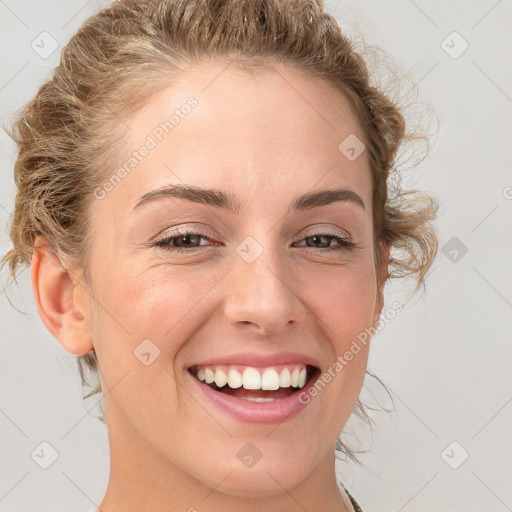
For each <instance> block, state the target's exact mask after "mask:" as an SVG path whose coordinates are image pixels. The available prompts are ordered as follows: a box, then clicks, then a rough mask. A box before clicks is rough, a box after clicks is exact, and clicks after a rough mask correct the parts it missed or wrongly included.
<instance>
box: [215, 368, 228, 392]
mask: <svg viewBox="0 0 512 512" xmlns="http://www.w3.org/2000/svg"><path fill="white" fill-rule="evenodd" d="M227 382H228V376H227V375H226V374H225V373H224V372H223V371H222V370H217V371H216V372H215V384H216V385H217V386H219V388H221V387H222V386H225V385H226V383H227Z"/></svg>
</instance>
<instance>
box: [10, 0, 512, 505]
mask: <svg viewBox="0 0 512 512" xmlns="http://www.w3.org/2000/svg"><path fill="white" fill-rule="evenodd" d="M108 3H109V2H107V1H101V2H100V1H89V2H84V1H75V0H73V1H70V0H66V1H64V0H60V1H58V0H46V1H45V2H36V1H27V0H18V1H16V2H15V1H14V0H0V38H1V62H0V69H1V73H0V110H1V112H0V115H1V117H2V119H5V118H6V117H7V116H11V115H13V113H14V112H15V110H16V109H18V108H19V107H20V106H21V105H23V104H24V103H25V102H26V101H28V100H29V99H30V98H32V97H33V95H34V94H35V93H36V91H37V89H38V88H39V86H40V84H41V82H42V81H43V80H44V79H45V78H47V77H48V76H49V74H50V73H51V70H52V68H53V67H54V66H55V65H56V64H57V63H58V58H59V53H60V50H61V48H62V46H63V45H64V44H65V43H66V42H67V41H68V39H69V38H70V37H71V35H72V34H73V33H74V32H75V31H76V29H77V28H78V27H79V25H80V24H81V23H82V22H83V21H84V20H85V19H86V18H87V17H88V16H90V15H91V14H93V13H94V12H96V11H97V10H98V9H99V8H100V7H102V6H105V5H107V4H108ZM326 6H327V8H328V10H329V11H331V12H332V13H334V14H335V15H336V17H337V18H338V20H339V21H340V23H341V24H342V26H347V27H354V24H357V25H359V26H360V27H361V29H362V31H363V32H364V34H366V39H367V41H368V42H371V43H376V44H378V45H381V46H383V47H384V48H385V49H386V50H387V51H389V52H390V53H391V54H392V55H393V56H394V58H395V59H396V61H397V62H398V64H399V65H400V67H401V68H402V69H403V70H404V71H407V72H408V73H409V75H410V77H411V78H412V80H413V81H414V83H416V84H417V85H418V87H417V93H418V97H419V99H420V100H421V101H423V102H425V103H427V104H429V105H431V107H432V109H433V111H434V113H435V116H437V119H438V123H439V128H438V131H437V140H436V142H435V146H434V148H433V150H432V151H431V153H430V155H429V157H428V158H427V159H426V160H425V161H424V162H423V163H422V164H421V165H420V166H419V167H418V171H417V172H415V173H413V174H411V175H410V177H408V178H407V179H408V180H410V181H408V182H407V183H410V184H411V185H412V186H417V187H419V188H422V189H424V190H427V191H430V192H432V193H433V194H434V195H435V196H436V197H437V198H438V199H439V201H440V203H441V209H440V212H439V219H438V220H437V221H436V223H435V228H436V230H437V232H438V234H439V237H440V252H439V256H438V257H437V259H436V262H435V264H434V266H433V268H432V270H431V272H430V273H429V276H428V279H427V291H426V294H423V295H420V296H417V297H416V298H415V299H414V300H412V301H411V302H409V303H408V304H407V305H406V307H405V308H404V310H403V311H402V312H400V313H399V314H398V315H397V316H396V319H398V320H397V321H395V320H396V319H395V320H393V321H392V322H390V323H389V324H387V325H386V327H385V328H384V329H383V330H382V331H381V332H379V334H378V335H377V336H376V337H375V338H374V341H373V344H372V352H371V356H370V362H369V367H370V368H371V370H372V371H374V372H375V373H376V374H377V375H378V376H379V377H380V378H381V379H382V380H383V381H384V382H385V384H386V385H387V386H388V388H389V389H390V390H391V394H392V396H393V399H394V401H395V404H396V413H384V412H375V413H373V414H372V417H373V418H374V420H375V422H376V427H375V428H374V435H373V439H372V437H371V435H370V433H369V430H368V429H367V428H366V429H364V428H360V427H359V426H358V424H357V423H355V422H352V421H350V422H349V424H348V425H347V432H346V440H347V441H348V442H352V443H353V442H354V441H355V440H356V439H355V437H354V436H355V434H356V432H357V437H358V438H359V440H360V441H359V442H360V446H361V447H362V448H365V449H368V450H369V451H368V452H367V453H366V454H365V455H364V456H363V457H362V461H363V462H364V467H359V466H357V465H355V464H352V463H350V464H343V465H340V466H339V473H340V477H341V478H343V481H344V483H345V485H346V487H347V488H348V489H349V490H350V491H351V492H352V494H353V495H354V496H355V497H356V498H357V499H358V501H359V502H360V504H361V505H362V508H363V510H364V511H365V512H380V511H386V512H390V511H396V512H399V511H402V510H404V511H415V512H420V511H434V510H436V511H438V510H446V511H448V510H449V511H465V512H472V511H475V512H476V511H480V510H482V509H484V510H487V511H497V512H501V511H505V510H512V487H511V486H510V481H511V477H512V443H510V433H509V432H510V426H511V423H512V405H511V403H510V402H511V401H512V387H511V380H512V377H511V374H512V372H511V371H510V362H511V360H512V359H511V352H512V348H511V347H512V344H511V343H510V340H511V337H510V334H511V322H510V313H511V308H512V291H511V286H510V285H511V277H512V276H511V273H512V272H511V265H510V255H511V237H510V233H511V228H512V215H511V210H512V200H511V199H512V175H511V173H510V163H511V160H512V159H511V149H510V148H511V146H512V145H511V144H510V135H511V130H510V124H511V123H510V121H511V114H512V77H511V66H510V58H511V55H510V54H511V48H512V40H511V39H512V31H511V30H510V26H511V25H510V22H511V19H512V2H511V1H510V0H501V1H500V0H498V1H496V0H485V1H484V0H482V1H471V2H470V1H451V2H441V1H440V0H438V1H431V2H427V1H425V0H423V1H422V0H416V1H412V0H400V1H398V0H397V1H388V2H376V1H374V2H370V1H368V0H365V1H356V0H352V1H341V0H340V1H338V2H336V1H334V0H333V1H328V2H326ZM43 31H47V32H49V33H50V34H51V35H52V37H53V38H55V40H57V41H58V43H59V47H58V49H57V50H56V51H55V52H54V53H53V54H52V55H51V56H49V57H48V58H42V56H40V55H39V54H37V53H36V52H35V51H34V50H33V49H32V48H31V43H32V41H33V40H34V39H36V38H37V37H38V36H39V34H40V33H41V32H43ZM454 31H456V32H458V33H459V34H460V36H461V37H462V38H463V39H461V37H459V36H457V35H455V36H453V35H451V34H452V33H453V32H454ZM448 36H450V37H448ZM464 40H465V41H467V43H468V44H469V47H468V49H467V50H466V51H465V52H463V53H462V54H460V55H458V53H460V51H461V50H462V49H463V45H464ZM443 41H445V43H443ZM447 51H448V52H451V54H452V55H451V56H450V55H449V54H448V53H447ZM454 56H457V58H453V57H454ZM0 143H1V160H0V165H1V168H0V226H1V231H0V252H1V253H2V254H3V253H5V252H6V251H7V249H8V248H9V243H8V237H7V232H6V229H5V227H6V223H7V221H8V220H9V215H10V212H11V210H12V207H13V200H14V193H15V188H14V183H13V178H12V167H13V163H14V161H15V158H16V151H15V147H14V144H13V143H12V141H10V139H9V138H8V137H7V135H6V134H5V133H3V132H2V133H0ZM454 237H455V238H456V239H455V240H452V239H453V238H454ZM448 243H449V244H450V245H446V244H448ZM451 244H456V245H453V246H452V245H451ZM463 246H464V247H466V248H467V253H465V254H464V255H462V252H461V250H460V249H461V248H462V247H463ZM443 248H445V253H446V254H445V253H444V252H443V251H442V249H443ZM453 248H455V249H456V250H457V251H458V252H457V259H456V260H455V261H454V253H451V254H450V251H452V250H453ZM5 281H6V276H5V275H4V276H3V282H4V283H5ZM411 286H412V282H408V283H407V282H394V283H392V284H390V285H389V286H388V287H387V289H386V300H387V303H386V306H385V308H386V307H390V306H391V304H392V303H393V302H394V301H395V300H398V301H400V302H404V300H405V298H406V295H407V293H408V291H409V290H410V289H411ZM7 292H8V294H9V297H10V299H11V300H12V302H13V304H14V305H15V306H16V308H17V309H19V310H20V311H21V312H23V313H20V312H17V311H16V310H15V309H13V307H11V305H10V304H9V302H8V300H7V298H6V295H5V293H1V292H0V325H1V334H0V336H1V343H0V386H1V387H0V389H1V396H0V434H1V435H0V450H1V452H0V461H1V462H0V511H2V512H5V511H9V512H25V511H35V510H37V511H38V512H47V511H50V510H51V511H52V512H57V511H69V512H80V511H85V510H88V509H89V508H91V507H92V506H93V505H94V504H98V503H99V502H100V501H101V499H102V497H103V494H104V492H105V489H106V484H107V481H108V473H109V459H108V440H107V435H106V427H104V426H103V424H101V423H100V422H99V421H98V420H97V419H95V417H94V414H95V413H97V412H98V408H97V401H98V397H97V396H96V397H94V398H91V399H87V400H85V401H82V398H81V396H82V389H81V384H80V380H79V376H78V373H77V370H76V364H75V357H74V356H72V355H71V354H68V353H67V352H65V351H64V349H62V348H61V346H60V345H59V344H58V342H57V341H56V340H55V339H54V338H53V337H52V336H51V335H50V334H49V332H48V331H47V330H46V328H45V327H44V325H43V323H42V322H41V320H40V318H39V316H38V313H37V310H36V307H35V305H34V302H33V296H32V290H31V286H30V272H29V271H28V270H25V271H24V272H23V273H22V274H21V277H20V281H19V286H18V287H17V288H15V287H11V288H9V289H8V290H7ZM372 390H373V391H374V393H375V396H376V397H377V399H378V400H379V401H380V403H382V404H383V405H389V400H388V401H386V395H385V394H384V393H383V392H382V390H380V388H378V387H377V386H376V385H375V384H374V381H372V379H369V380H368V381H367V385H366V386H365V388H364V391H363V396H364V397H365V399H366V400H367V401H368V400H369V399H371V394H370V393H371V391H372ZM44 441H46V442H48V443H49V444H50V445H51V446H52V447H53V448H54V449H55V450H56V451H57V453H58V458H57V460H56V461H55V462H54V463H53V464H52V465H51V466H50V467H49V468H48V469H43V468H42V467H40V466H39V465H38V464H37V463H36V462H35V461H34V460H33V458H32V457H31V453H33V452H34V450H36V449H37V450H39V451H40V444H41V443H42V442H44ZM454 442H455V444H452V443H454ZM37 450H36V451H37ZM46 453H49V450H48V449H47V450H46ZM466 456H467V459H466V460H464V458H465V457H466Z"/></svg>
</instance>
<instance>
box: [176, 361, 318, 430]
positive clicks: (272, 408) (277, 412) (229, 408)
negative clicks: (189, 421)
mask: <svg viewBox="0 0 512 512" xmlns="http://www.w3.org/2000/svg"><path fill="white" fill-rule="evenodd" d="M185 372H186V374H187V376H188V378H190V379H191V380H192V381H193V385H194V386H196V387H197V388H198V389H199V390H200V391H201V392H202V393H203V395H204V396H205V398H206V399H207V400H208V401H209V402H210V403H212V404H213V405H215V406H216V407H218V408H219V409H220V410H221V411H223V412H224V413H227V414H229V415H231V416H233V417H235V418H236V419H237V420H239V421H243V422H246V423H264V424H273V423H283V422H284V421H287V420H290V419H291V418H293V417H294V416H297V414H299V413H300V412H301V411H302V410H303V409H304V408H305V407H306V405H308V403H309V400H308V401H307V402H306V403H302V402H300V401H299V396H300V395H301V394H303V393H308V391H309V389H310V388H311V387H313V386H314V384H315V382H316V380H317V378H318V374H317V375H314V376H313V378H311V379H310V380H309V381H308V382H307V383H306V385H305V386H304V387H303V388H302V389H300V390H299V391H296V392H295V393H293V395H290V396H289V397H287V398H281V399H279V400H274V401H273V402H251V401H250V400H243V399H241V398H235V397H233V396H230V395H225V394H224V393H219V392H218V391H215V390H214V389H212V388H211V387H210V386H208V385H206V384H204V383H202V382H201V381H199V380H198V379H196V378H195V377H194V376H193V375H191V374H190V373H189V372H188V371H186V370H185ZM317 373H319V372H317Z"/></svg>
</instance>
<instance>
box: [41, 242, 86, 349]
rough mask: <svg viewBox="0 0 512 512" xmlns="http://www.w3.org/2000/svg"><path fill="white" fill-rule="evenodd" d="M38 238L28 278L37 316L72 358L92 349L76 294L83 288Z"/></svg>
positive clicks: (75, 274) (75, 275)
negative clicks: (30, 280)
mask: <svg viewBox="0 0 512 512" xmlns="http://www.w3.org/2000/svg"><path fill="white" fill-rule="evenodd" d="M70 273H71V272H69V271H66V269H65V268H64V267H63V265H62V262H61V261H60V259H59V257H58V256H57V255H56V254H55V253H54V252H53V250H52V249H51V248H50V247H49V245H48V243H47V242H46V241H45V240H44V239H43V238H42V237H39V236H38V237H36V240H35V243H34V251H33V253H32V263H31V278H32V289H33V292H34V298H35V301H36V305H37V310H38V312H39V316H40V317H41V320H42V321H43V323H44V325H45V326H46V328H47V329H48V330H49V331H50V332H51V333H52V334H53V336H54V337H55V338H57V340H58V341H59V342H60V344H61V345H62V347H63V348H64V349H65V350H66V351H68V352H70V353H71V354H75V355H82V354H86V353H87V352H89V351H91V350H92V349H93V344H92V339H91V337H90V334H89V331H88V326H87V322H86V319H85V316H86V315H87V311H84V307H85V301H84V304H79V301H78V296H79V295H80V294H83V293H84V292H83V291H81V290H79V288H80V287H83V286H84V284H83V283H81V282H80V279H81V278H82V276H81V275H78V274H79V273H78V271H75V272H73V273H71V275H70Z"/></svg>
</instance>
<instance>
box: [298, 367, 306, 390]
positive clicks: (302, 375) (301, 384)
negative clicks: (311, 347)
mask: <svg viewBox="0 0 512 512" xmlns="http://www.w3.org/2000/svg"><path fill="white" fill-rule="evenodd" d="M306 378H307V374H306V369H305V368H303V369H302V370H301V371H300V374H299V388H303V387H304V384H306Z"/></svg>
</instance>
